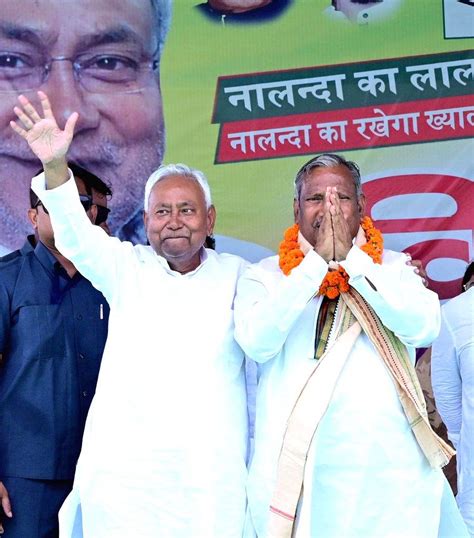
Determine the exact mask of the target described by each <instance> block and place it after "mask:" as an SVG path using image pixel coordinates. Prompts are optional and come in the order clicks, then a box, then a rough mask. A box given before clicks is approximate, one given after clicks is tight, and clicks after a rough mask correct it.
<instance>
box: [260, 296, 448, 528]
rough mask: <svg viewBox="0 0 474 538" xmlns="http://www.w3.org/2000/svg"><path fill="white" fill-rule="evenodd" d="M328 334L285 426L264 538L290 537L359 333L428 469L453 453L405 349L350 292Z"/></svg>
mask: <svg viewBox="0 0 474 538" xmlns="http://www.w3.org/2000/svg"><path fill="white" fill-rule="evenodd" d="M332 330H333V331H334V336H333V337H332V338H331V340H330V341H331V342H333V344H330V345H329V348H328V349H327V350H326V351H325V353H324V354H323V355H322V357H321V359H319V360H318V361H317V362H316V364H315V367H314V368H313V369H312V371H311V373H310V375H309V377H308V380H307V381H306V383H305V385H304V387H303V388H302V390H301V392H300V395H299V396H298V398H297V400H296V403H295V405H294V408H293V410H292V412H291V414H290V417H289V419H288V422H287V428H286V432H285V435H284V438H283V443H282V448H281V452H280V458H279V460H278V468H277V480H276V486H275V490H274V494H273V498H272V502H271V506H270V515H269V524H268V533H267V536H268V538H290V537H291V536H292V533H293V525H294V521H295V517H296V508H297V505H298V501H299V499H300V496H301V492H302V488H303V478H304V467H305V463H306V459H307V455H308V452H309V449H310V445H311V441H312V439H313V437H314V433H315V431H316V429H317V427H318V424H319V422H320V420H321V419H322V417H323V416H324V413H325V411H326V409H327V407H328V405H329V403H330V400H331V397H332V393H333V391H334V388H335V386H336V384H337V380H338V378H339V375H340V373H341V372H342V369H343V367H344V364H345V362H346V359H347V357H348V356H349V354H350V351H351V349H352V347H353V345H354V344H355V341H356V340H357V337H358V336H359V334H360V332H361V330H363V331H364V332H365V333H366V334H367V336H368V337H369V339H370V340H371V342H372V343H373V345H374V346H375V348H376V350H377V351H378V354H379V356H380V358H381V360H383V362H384V363H385V365H386V366H387V368H388V371H389V372H390V374H391V377H392V379H393V382H394V383H395V387H396V389H397V393H398V397H399V399H400V402H401V404H402V407H403V410H404V412H405V415H406V417H407V420H408V422H409V423H410V426H411V428H412V431H413V433H414V435H415V438H416V440H417V442H418V444H419V446H420V448H421V450H422V451H423V453H424V455H425V457H426V459H427V460H428V462H429V463H430V465H431V466H432V467H434V468H436V467H442V466H444V465H446V464H447V463H448V462H449V460H450V459H451V457H452V456H453V455H454V454H455V452H454V450H453V449H452V448H451V447H450V446H449V445H448V444H446V443H445V442H444V441H443V440H442V439H441V438H439V437H438V436H437V435H436V434H435V433H434V432H433V430H432V429H431V426H430V424H429V421H428V415H427V412H426V406H425V401H424V398H423V393H422V390H421V387H420V384H419V382H418V378H417V376H416V373H415V369H414V367H413V365H412V363H411V360H410V357H409V355H408V352H407V349H406V348H405V346H404V345H403V344H402V342H400V340H399V339H398V338H397V337H396V336H395V334H394V333H393V332H392V331H390V330H389V329H387V328H386V327H385V326H384V325H383V324H382V322H381V321H380V319H379V318H378V316H377V315H376V314H375V312H374V311H373V310H372V308H371V307H370V306H369V305H368V304H367V303H366V302H365V300H364V299H363V298H362V297H361V295H359V293H357V292H356V291H355V290H354V289H353V288H350V290H349V292H347V293H344V294H342V295H341V296H340V298H339V301H338V305H337V309H336V313H335V319H334V326H333V329H332Z"/></svg>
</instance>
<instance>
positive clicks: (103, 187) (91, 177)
mask: <svg viewBox="0 0 474 538" xmlns="http://www.w3.org/2000/svg"><path fill="white" fill-rule="evenodd" d="M68 166H69V168H70V169H71V171H72V174H73V176H74V177H79V178H81V179H82V181H83V182H84V185H85V188H86V192H87V194H88V195H89V196H91V195H92V189H94V190H96V191H97V192H100V194H103V195H104V196H112V189H111V188H110V187H109V185H107V183H105V182H104V181H102V180H101V179H100V178H99V177H97V176H96V175H95V174H93V173H92V172H89V170H86V169H85V168H82V166H79V165H78V164H75V163H68ZM42 172H43V169H42V168H40V169H39V170H38V171H37V172H36V173H35V174H34V175H35V176H37V175H38V174H41V173H42ZM38 202H39V198H38V196H36V194H35V193H34V192H33V190H32V189H30V207H31V208H34V207H36V206H37V205H38Z"/></svg>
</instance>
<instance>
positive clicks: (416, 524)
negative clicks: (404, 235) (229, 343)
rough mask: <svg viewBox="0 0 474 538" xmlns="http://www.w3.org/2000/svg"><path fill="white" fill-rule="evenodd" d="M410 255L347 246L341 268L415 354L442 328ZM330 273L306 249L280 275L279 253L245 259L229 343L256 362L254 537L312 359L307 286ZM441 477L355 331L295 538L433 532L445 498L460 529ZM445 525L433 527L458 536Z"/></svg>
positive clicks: (320, 434) (315, 301) (260, 529)
mask: <svg viewBox="0 0 474 538" xmlns="http://www.w3.org/2000/svg"><path fill="white" fill-rule="evenodd" d="M406 261H407V258H406V256H405V255H402V254H399V253H396V252H392V251H385V252H384V255H383V265H377V264H374V263H373V262H372V260H371V259H370V258H369V257H368V256H367V255H366V254H365V253H363V252H362V251H361V250H360V249H359V248H358V247H355V246H354V247H352V249H351V251H350V252H349V254H348V256H347V260H345V261H344V262H341V265H343V266H344V268H345V269H346V271H347V273H348V274H349V276H350V281H349V282H350V284H351V286H353V287H354V288H355V289H356V290H357V291H358V292H359V293H360V294H361V295H362V296H363V297H364V298H365V299H366V300H367V301H368V302H369V304H370V305H371V306H372V307H373V308H374V310H375V311H376V312H377V314H378V316H379V317H380V318H381V320H382V321H383V323H384V324H385V326H387V327H388V328H390V329H391V330H392V331H394V332H395V333H396V334H397V335H398V337H399V338H400V339H401V340H402V341H403V342H404V343H405V344H406V345H407V346H408V348H409V350H410V353H411V355H412V356H414V349H413V348H414V347H418V346H425V345H428V344H430V343H431V341H432V340H433V339H434V338H435V337H436V335H437V333H438V330H439V303H438V299H437V296H436V294H434V293H433V292H431V291H429V290H427V289H425V288H424V287H423V285H422V281H421V279H420V277H419V276H417V275H416V274H415V273H414V271H413V268H410V267H408V266H407V265H406ZM327 269H328V267H327V265H326V263H325V262H324V260H323V259H322V258H321V257H320V256H319V255H318V254H316V252H314V251H310V252H309V253H308V254H307V255H306V256H305V258H304V260H303V261H302V263H301V264H300V265H299V267H297V268H295V269H293V271H292V273H291V274H290V275H289V276H285V275H284V274H283V273H282V272H281V271H280V269H279V268H278V258H277V257H276V256H275V257H271V258H267V259H265V260H262V261H261V262H260V263H259V264H257V265H254V266H251V267H250V268H249V269H248V270H247V271H246V272H245V273H244V275H243V277H242V278H241V279H240V281H239V284H238V288H237V298H236V303H235V323H236V339H237V341H238V342H239V343H240V345H241V346H242V348H243V349H244V351H245V352H246V354H248V356H249V357H250V358H251V359H254V360H255V361H257V362H258V363H260V364H259V374H260V378H259V385H258V391H257V412H256V413H257V416H256V424H255V428H256V431H255V453H254V456H253V460H252V463H251V466H250V471H249V474H250V476H249V485H248V503H249V513H248V520H249V521H248V523H250V524H251V526H253V527H254V532H255V533H256V535H257V536H258V537H259V538H264V537H265V536H266V528H267V521H268V513H269V505H270V501H271V498H272V493H273V489H274V484H275V474H276V468H277V461H278V456H279V452H280V448H281V443H282V438H283V434H284V431H285V425H286V420H287V418H288V416H289V414H290V412H291V410H292V407H293V404H294V402H295V400H296V397H297V395H298V394H299V392H300V390H301V388H302V386H303V383H304V381H305V380H306V377H307V373H308V369H307V362H308V361H311V360H314V359H313V356H314V335H315V324H316V319H317V314H318V311H319V307H320V304H321V298H320V297H319V296H317V297H314V294H315V292H317V290H318V288H319V285H320V283H321V282H322V279H323V277H324V275H325V274H326V271H327ZM365 277H367V278H368V279H369V280H370V282H371V283H372V284H373V287H372V286H371V285H370V284H369V282H368V281H367V280H366V278H365ZM374 288H375V289H374ZM446 484H447V483H446V481H445V479H444V476H443V473H442V471H441V470H439V469H436V470H433V469H432V468H431V467H430V466H429V464H428V462H427V460H426V459H425V457H424V455H423V454H422V452H421V450H420V449H419V447H418V444H417V442H416V440H415V437H414V435H413V434H412V432H411V429H410V426H409V424H408V422H407V419H406V416H405V414H404V412H403V410H402V407H401V405H400V403H399V400H398V397H397V392H396V389H395V387H394V383H393V381H392V380H391V378H390V376H389V373H388V371H387V369H386V367H385V365H384V364H383V362H382V360H381V359H380V358H379V356H378V355H377V353H376V351H375V349H374V347H373V345H372V343H371V342H370V341H369V340H368V338H367V336H366V335H365V334H364V333H362V334H361V335H360V336H359V337H358V339H357V341H356V343H355V346H354V347H353V349H352V351H351V353H350V355H349V356H348V359H347V362H346V364H345V366H344V369H343V371H342V373H341V376H340V378H339V381H338V383H337V385H336V388H335V391H334V393H333V397H332V400H331V402H330V404H329V407H328V410H327V412H326V414H325V415H324V417H323V418H322V420H321V422H320V424H319V427H318V429H317V431H316V434H315V436H314V438H313V442H312V445H311V448H310V452H309V455H308V461H307V463H306V467H305V477H304V493H303V497H302V502H301V504H300V508H299V510H298V517H297V530H296V536H297V538H313V537H315V538H344V537H358V538H371V537H372V538H389V537H399V538H402V537H403V538H414V537H416V538H425V537H426V538H435V537H437V536H438V530H439V527H440V520H441V512H442V505H443V510H444V505H445V504H446V503H447V504H448V505H449V509H450V510H452V511H453V512H450V514H449V517H451V515H452V517H453V521H454V522H455V523H452V520H451V519H450V520H449V521H448V522H447V525H448V527H449V530H450V531H452V530H453V529H454V526H453V525H455V524H458V523H460V524H461V526H460V528H461V531H460V532H461V534H459V536H463V532H465V529H463V525H462V522H461V521H460V516H459V513H458V511H457V509H456V507H455V503H454V498H453V496H452V494H451V493H450V492H449V491H448V489H447V485H446ZM442 498H443V502H442ZM445 521H447V520H445ZM441 527H442V528H441V531H440V535H445V536H458V534H450V533H444V528H443V526H441ZM456 532H457V531H456ZM248 535H249V536H250V535H252V533H251V532H250V533H248Z"/></svg>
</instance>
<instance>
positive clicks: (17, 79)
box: [0, 43, 159, 93]
mask: <svg viewBox="0 0 474 538" xmlns="http://www.w3.org/2000/svg"><path fill="white" fill-rule="evenodd" d="M54 62H71V65H72V69H73V72H74V77H75V79H76V81H77V82H78V83H79V84H80V85H81V86H82V88H84V89H85V90H86V91H88V92H90V93H134V92H137V91H140V90H141V89H143V88H144V87H146V86H147V85H148V84H149V83H150V81H151V79H152V78H153V74H154V72H155V71H157V70H158V67H159V62H158V60H153V59H152V60H146V61H139V60H137V59H134V58H131V57H128V56H126V55H122V54H113V53H102V54H97V53H95V54H92V53H91V54H82V55H80V56H77V57H75V58H68V57H66V56H57V57H55V58H49V59H48V60H45V59H44V57H43V56H42V55H37V56H35V55H33V54H25V53H23V52H21V53H20V52H14V51H7V50H1V43H0V93H21V92H27V91H33V90H37V89H38V88H40V87H41V85H42V84H44V83H45V82H46V81H47V80H48V77H49V74H50V72H51V68H52V65H53V63H54Z"/></svg>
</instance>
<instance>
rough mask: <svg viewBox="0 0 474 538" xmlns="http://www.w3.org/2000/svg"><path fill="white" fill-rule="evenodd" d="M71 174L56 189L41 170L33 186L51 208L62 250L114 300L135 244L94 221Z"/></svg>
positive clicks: (105, 294)
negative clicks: (114, 235) (106, 230)
mask: <svg viewBox="0 0 474 538" xmlns="http://www.w3.org/2000/svg"><path fill="white" fill-rule="evenodd" d="M69 174H70V177H69V180H68V181H67V182H66V183H64V184H63V185H61V186H59V187H56V188H55V189H46V185H45V179H44V174H40V175H38V176H36V177H35V178H33V181H32V189H33V191H34V192H35V193H36V194H37V195H38V197H39V198H40V199H41V201H42V203H43V204H44V205H45V207H46V208H47V209H48V212H49V214H50V217H51V224H52V226H53V230H54V240H55V244H56V246H57V248H58V250H59V251H60V252H61V253H62V254H63V255H64V256H65V257H66V258H67V259H68V260H70V261H72V263H73V264H74V265H75V267H76V268H77V270H78V271H79V272H80V273H81V274H82V275H83V276H85V277H86V278H87V279H88V280H90V281H91V282H92V284H93V285H94V286H95V287H96V288H97V289H99V290H100V291H101V292H102V293H103V294H104V296H105V297H106V299H107V300H108V302H109V303H110V304H112V302H113V298H114V296H115V290H116V289H117V284H118V278H119V274H120V270H121V268H122V267H123V264H124V263H125V262H126V258H127V255H126V252H127V251H129V252H131V250H132V248H133V247H132V245H131V244H130V243H122V242H121V241H119V240H118V239H117V238H113V237H109V236H108V235H107V234H106V233H105V232H104V230H102V229H101V228H100V227H99V226H94V225H93V224H92V223H91V221H90V220H89V218H88V216H87V214H86V212H85V211H84V208H83V207H82V205H81V203H80V200H79V194H78V191H77V187H76V183H75V181H74V180H73V179H72V173H71V171H69Z"/></svg>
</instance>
